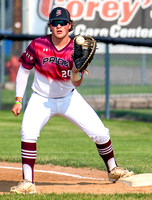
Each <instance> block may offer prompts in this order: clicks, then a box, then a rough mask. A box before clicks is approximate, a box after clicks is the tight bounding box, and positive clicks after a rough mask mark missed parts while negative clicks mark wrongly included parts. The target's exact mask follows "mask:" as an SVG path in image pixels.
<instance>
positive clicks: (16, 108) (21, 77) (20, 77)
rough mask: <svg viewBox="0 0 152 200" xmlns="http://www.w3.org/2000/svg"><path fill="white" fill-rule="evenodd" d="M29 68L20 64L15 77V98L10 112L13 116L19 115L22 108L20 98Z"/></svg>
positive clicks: (23, 91)
mask: <svg viewBox="0 0 152 200" xmlns="http://www.w3.org/2000/svg"><path fill="white" fill-rule="evenodd" d="M30 71H31V70H28V69H25V68H24V67H23V66H22V65H21V66H20V68H19V70H18V73H17V77H16V98H15V103H14V105H13V108H12V112H13V113H14V115H15V116H17V115H19V114H20V112H21V110H22V99H23V96H24V93H25V89H26V86H27V81H28V77H29V74H30Z"/></svg>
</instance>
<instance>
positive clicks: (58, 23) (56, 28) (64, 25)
mask: <svg viewBox="0 0 152 200" xmlns="http://www.w3.org/2000/svg"><path fill="white" fill-rule="evenodd" d="M70 28H71V24H70V23H68V22H66V21H64V20H55V21H53V22H52V23H51V25H50V30H51V31H52V34H53V36H55V37H56V38H58V39H62V38H64V37H65V36H66V35H68V34H69V29H70Z"/></svg>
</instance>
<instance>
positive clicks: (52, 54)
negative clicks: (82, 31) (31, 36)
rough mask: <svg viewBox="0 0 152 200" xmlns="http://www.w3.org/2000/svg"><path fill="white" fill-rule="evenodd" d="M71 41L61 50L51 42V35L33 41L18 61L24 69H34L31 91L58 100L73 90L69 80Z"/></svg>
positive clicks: (71, 64) (71, 62)
mask: <svg viewBox="0 0 152 200" xmlns="http://www.w3.org/2000/svg"><path fill="white" fill-rule="evenodd" d="M72 53H73V40H72V39H71V40H70V42H69V43H68V44H67V45H66V46H65V47H64V48H63V49H61V50H57V49H56V47H55V46H54V44H53V43H52V41H51V35H47V36H43V37H39V38H36V39H35V40H33V41H32V42H31V43H30V45H29V46H28V48H27V49H26V52H25V53H23V54H22V56H21V57H20V59H19V61H20V62H21V63H22V66H23V67H24V68H26V69H29V70H31V69H32V68H33V67H34V69H35V76H34V81H33V84H32V89H33V90H34V91H35V92H37V93H38V94H40V95H42V96H45V97H49V98H58V97H63V96H66V95H67V94H68V93H69V92H70V91H71V90H72V89H73V88H74V86H73V84H72V82H71V78H70V72H71V71H70V70H71V69H72V66H73V60H72Z"/></svg>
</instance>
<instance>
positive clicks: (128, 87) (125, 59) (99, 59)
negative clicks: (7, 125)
mask: <svg viewBox="0 0 152 200" xmlns="http://www.w3.org/2000/svg"><path fill="white" fill-rule="evenodd" d="M36 37H38V35H37V36H35V35H23V34H22V35H20V34H18V35H17V34H0V44H1V46H0V48H1V50H3V49H2V47H3V46H2V43H3V45H4V46H5V43H6V42H10V43H11V45H10V46H11V47H10V48H11V50H10V54H9V55H5V54H4V56H2V54H1V59H0V63H1V64H0V66H1V68H0V75H1V76H0V86H1V91H0V109H11V107H12V105H13V103H14V98H15V80H16V74H17V70H18V68H19V66H20V63H19V62H18V58H19V57H20V55H21V54H22V52H23V51H24V50H25V49H24V48H26V46H27V45H28V43H29V42H30V41H31V40H32V39H34V38H36ZM71 37H74V36H71ZM95 39H96V40H97V52H96V54H95V57H94V60H93V61H92V63H91V64H90V66H89V67H88V70H89V75H87V74H85V75H84V81H83V84H82V85H81V86H80V87H79V88H78V91H79V92H80V93H81V94H82V95H83V96H84V98H85V99H86V100H87V101H88V103H89V104H90V105H91V106H92V107H93V108H94V109H96V110H105V114H106V118H110V109H133V108H134V109H135V108H151V107H152V95H151V92H152V87H151V85H152V66H151V63H152V57H151V46H152V42H151V41H150V40H148V39H136V40H135V39H123V40H122V39H113V38H101V37H100V38H95ZM124 49H126V53H120V52H122V51H124ZM14 50H15V51H14ZM114 51H116V52H117V53H115V52H114ZM129 51H130V52H129ZM1 52H2V51H1ZM32 79H33V72H32V73H31V75H30V77H29V82H28V86H27V89H26V94H25V96H24V105H23V106H24V108H25V107H26V105H27V102H28V100H29V97H30V94H31V92H32V91H31V84H32Z"/></svg>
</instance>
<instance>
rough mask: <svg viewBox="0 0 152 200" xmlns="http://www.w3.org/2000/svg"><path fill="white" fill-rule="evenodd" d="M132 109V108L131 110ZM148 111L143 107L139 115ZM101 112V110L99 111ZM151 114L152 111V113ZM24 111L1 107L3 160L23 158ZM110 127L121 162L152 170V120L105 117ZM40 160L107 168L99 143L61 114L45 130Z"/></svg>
mask: <svg viewBox="0 0 152 200" xmlns="http://www.w3.org/2000/svg"><path fill="white" fill-rule="evenodd" d="M128 112H129V111H128ZM142 113H143V114H144V115H146V111H145V112H144V111H143V112H142V110H140V111H139V115H142ZM99 114H101V113H99ZM149 114H151V113H149ZM22 117H23V113H21V115H19V116H18V117H15V116H14V115H13V114H12V113H11V112H10V111H0V152H1V154H0V161H8V162H21V156H20V154H21V153H20V126H21V122H22ZM103 122H104V124H105V126H106V127H108V128H109V129H110V133H111V140H112V144H113V148H114V153H115V157H116V160H117V163H118V165H119V166H123V167H126V168H128V169H130V170H133V171H134V172H135V173H152V162H151V160H152V154H151V151H152V147H151V144H152V134H151V130H152V123H148V122H145V121H130V120H117V119H111V120H105V119H103ZM37 150H38V153H37V161H36V162H37V163H40V164H45V163H49V164H53V165H61V166H73V167H88V168H96V169H101V170H106V168H105V165H104V163H103V161H102V160H101V158H100V156H99V155H98V153H97V150H96V147H95V144H94V143H93V142H92V141H91V140H90V139H89V138H88V137H87V136H86V135H85V134H84V133H83V132H82V131H81V130H80V129H79V128H77V127H76V126H75V125H73V124H72V123H71V122H69V121H67V120H66V119H64V118H61V117H59V116H57V117H53V118H52V119H51V120H50V121H49V122H48V123H47V125H46V126H45V127H44V128H43V129H42V131H41V137H40V138H39V139H38V142H37ZM151 195H152V194H113V195H103V194H102V195H91V194H60V195H59V194H44V195H42V194H41V195H31V196H28V195H27V196H26V197H25V196H24V195H12V194H4V195H0V199H14V200H15V199H53V200H54V199H60V200H62V199H68V200H69V199H70V200H72V199H81V200H83V199H88V200H91V199H92V200H93V199H106V200H108V199H110V200H111V199H114V200H115V199H130V200H132V199H149V200H150V199H151Z"/></svg>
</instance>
